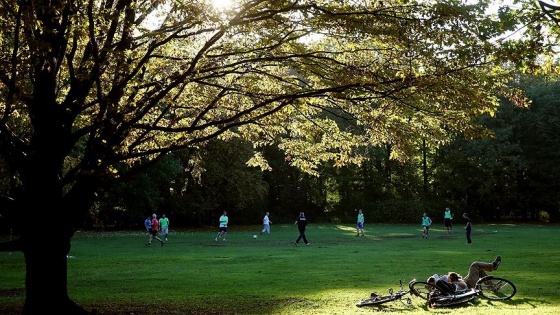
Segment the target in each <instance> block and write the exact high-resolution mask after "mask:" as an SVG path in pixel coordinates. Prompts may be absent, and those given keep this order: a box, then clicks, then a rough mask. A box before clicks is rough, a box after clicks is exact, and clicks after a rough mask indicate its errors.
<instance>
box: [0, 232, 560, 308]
mask: <svg viewBox="0 0 560 315" xmlns="http://www.w3.org/2000/svg"><path fill="white" fill-rule="evenodd" d="M271 227H272V234H271V235H262V236H261V235H259V236H258V238H257V239H253V235H254V234H259V231H260V229H261V226H244V227H238V226H235V225H231V226H230V228H229V234H228V236H227V241H226V242H223V241H218V242H215V241H214V238H215V236H216V233H217V228H209V229H206V230H181V231H177V230H173V229H172V230H171V235H170V237H169V242H168V243H166V244H165V246H163V247H162V246H160V245H159V243H154V244H152V246H151V247H146V246H145V245H144V243H145V242H146V239H147V236H146V235H145V233H142V231H133V232H103V233H101V232H96V233H93V232H78V233H77V234H76V236H75V237H74V239H73V243H72V250H71V252H70V257H69V258H68V269H69V272H68V273H69V275H68V287H69V293H70V296H71V297H72V298H73V299H74V300H75V301H76V302H77V303H79V304H80V305H82V306H84V307H86V308H87V309H90V310H92V309H95V310H97V312H98V314H155V313H158V314H377V313H404V314H411V315H414V314H426V313H436V314H450V313H453V314H484V315H491V314H508V315H513V314H519V315H521V314H522V315H528V314H539V315H546V314H559V313H560V276H559V275H558V272H559V271H560V246H559V244H560V226H556V225H505V224H500V225H474V226H473V234H472V239H473V244H471V245H467V244H466V238H465V233H464V230H463V229H462V227H461V226H457V227H456V230H455V233H454V234H447V232H446V231H444V228H443V227H442V226H433V227H432V229H431V230H430V238H429V239H423V238H422V237H421V229H420V225H378V224H367V223H366V226H365V231H366V237H365V238H361V237H360V238H357V237H355V228H354V226H353V225H315V224H312V223H311V224H310V225H309V226H308V230H307V236H308V240H309V242H310V243H311V245H309V246H305V245H302V244H300V246H299V247H295V245H293V243H292V242H293V241H294V240H295V238H296V237H297V234H298V233H297V229H296V228H295V227H292V226H290V225H272V226H271ZM2 237H3V239H2ZM0 239H2V240H5V236H0ZM496 255H501V256H502V259H503V260H502V264H501V266H500V268H499V269H498V270H497V271H495V272H493V274H494V275H496V276H501V277H505V278H507V279H510V280H512V281H513V282H514V283H515V284H516V286H517V294H516V295H515V296H514V297H513V299H511V300H508V301H498V302H492V301H488V300H485V299H484V298H482V297H480V298H477V299H476V300H475V301H474V302H472V303H468V304H465V306H460V307H454V308H452V309H450V308H442V309H431V308H428V307H427V306H426V304H425V301H423V300H420V299H419V298H416V297H413V298H412V302H413V303H412V304H411V305H407V304H406V303H404V302H401V301H394V302H389V303H387V304H384V305H382V306H376V307H364V308H358V307H356V306H355V303H356V302H358V301H359V300H361V299H364V298H367V297H368V296H369V294H370V293H371V292H377V293H383V294H384V293H387V291H388V289H389V288H391V287H392V288H394V289H395V290H397V289H398V284H399V280H402V281H403V282H404V283H408V282H409V281H410V280H412V279H414V278H417V279H422V280H425V279H426V278H427V277H428V276H429V275H431V274H434V273H439V274H442V273H447V272H448V271H457V272H459V273H460V274H462V275H466V272H467V270H468V267H469V265H470V263H471V262H472V261H474V260H482V261H492V260H493V259H494V257H495V256H496ZM24 267H25V266H24V260H23V255H22V254H21V253H12V254H8V253H0V314H11V313H15V312H18V311H20V309H21V304H22V302H23V299H24V291H23V289H24V276H25V274H24V269H25V268H24Z"/></svg>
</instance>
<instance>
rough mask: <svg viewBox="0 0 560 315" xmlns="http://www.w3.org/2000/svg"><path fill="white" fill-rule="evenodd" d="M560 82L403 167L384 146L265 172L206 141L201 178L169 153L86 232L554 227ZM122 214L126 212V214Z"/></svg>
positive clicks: (268, 153) (525, 81) (274, 155)
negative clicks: (267, 221) (480, 130)
mask: <svg viewBox="0 0 560 315" xmlns="http://www.w3.org/2000/svg"><path fill="white" fill-rule="evenodd" d="M559 85H560V81H557V80H556V79H555V78H552V79H551V78H546V77H521V78H520V79H519V80H518V81H517V87H519V88H521V89H523V90H524V91H525V92H526V94H527V96H528V97H529V98H530V99H531V101H532V105H531V106H530V107H529V108H527V109H520V108H518V107H515V106H513V105H512V104H511V103H510V102H509V101H507V100H503V101H502V102H501V105H500V107H499V109H498V111H497V113H496V115H495V116H494V117H491V116H485V117H482V118H481V119H480V122H481V124H483V125H484V126H486V127H488V129H489V130H490V131H491V133H490V134H489V135H488V136H486V137H481V138H477V139H466V138H465V137H464V136H458V137H457V138H456V139H454V140H453V141H452V142H451V143H449V144H447V145H444V146H442V147H440V148H436V149H430V148H427V147H423V143H422V142H419V144H418V145H419V146H420V148H421V150H419V152H420V154H419V155H418V156H416V157H414V158H412V159H410V160H408V161H406V162H397V161H394V160H391V159H390V158H389V155H390V150H391V148H390V146H389V145H385V146H378V147H372V148H369V149H368V152H364V155H365V156H367V157H368V158H367V159H366V161H365V162H364V163H363V164H362V165H360V166H355V165H350V166H345V167H340V168H335V167H333V165H332V163H331V164H328V163H327V164H325V165H323V166H322V167H321V168H320V170H319V173H320V175H319V176H310V175H309V174H307V173H305V172H302V171H300V170H298V169H297V168H294V167H292V166H291V165H290V162H289V160H286V156H285V155H284V154H283V153H282V152H281V151H280V150H278V148H276V147H272V146H270V147H266V148H265V149H264V150H263V151H262V153H263V156H265V157H266V159H267V160H268V161H269V164H270V165H271V170H269V171H264V172H261V171H260V170H259V169H256V168H254V167H250V166H247V164H246V162H247V161H248V160H249V159H250V158H251V157H252V156H253V148H252V145H251V144H250V143H249V142H244V141H241V140H232V141H221V140H214V141H212V142H211V143H210V145H209V146H207V147H205V148H204V149H203V150H202V153H200V152H199V153H197V154H200V158H201V159H202V165H203V166H202V167H203V168H204V172H202V173H201V174H198V175H195V174H196V170H195V169H192V168H190V169H189V167H188V161H189V160H191V159H192V154H191V155H189V154H188V153H186V152H178V153H174V154H170V155H169V156H168V157H167V158H166V159H163V160H162V161H160V162H159V163H158V164H157V165H156V167H154V168H151V169H150V170H149V171H147V172H146V173H143V174H141V175H139V176H138V177H136V178H135V179H134V180H133V181H130V182H127V183H122V184H120V185H117V186H115V188H114V189H109V190H108V191H107V192H105V195H104V196H105V198H102V199H100V200H99V202H98V204H97V205H98V207H97V208H96V209H97V211H98V212H97V213H92V218H97V219H98V222H97V223H96V224H94V222H91V225H90V227H95V226H97V227H118V228H131V227H135V226H137V227H138V226H140V224H141V219H142V218H143V217H144V216H146V215H147V214H150V213H151V212H158V213H160V214H161V213H162V212H166V213H167V215H168V216H171V217H172V218H173V221H174V223H175V225H176V226H205V225H212V224H215V223H216V222H215V221H216V220H217V217H218V216H219V214H220V213H221V211H222V210H228V211H229V212H230V214H231V216H232V218H234V220H235V221H234V222H236V224H259V222H260V219H261V216H262V214H263V213H264V212H265V211H270V212H271V213H272V215H273V216H275V221H276V222H291V220H292V219H293V218H294V216H295V215H296V214H297V212H299V211H306V212H308V213H309V215H310V216H311V217H313V219H314V220H316V221H319V222H332V223H350V222H353V221H354V220H355V216H356V213H355V210H356V209H360V208H361V209H364V210H365V212H366V213H367V214H368V220H369V222H378V223H411V222H417V221H418V220H419V217H420V215H421V213H422V212H424V211H427V212H428V213H430V214H431V215H432V216H433V217H434V218H433V219H434V220H435V221H436V222H437V221H438V220H441V218H440V216H441V214H442V213H443V209H445V207H451V208H452V209H453V210H454V213H455V214H456V215H460V214H462V213H463V212H468V213H469V214H471V216H472V217H473V218H476V219H477V220H481V221H484V222H487V221H499V220H514V221H535V220H551V221H558V220H559V219H560V216H559V214H560V207H559V205H560V196H558V194H557V192H558V191H559V188H560V186H559V185H560V181H559V180H558V179H559V178H560V151H559V150H558V148H560V137H559V136H558V135H559V134H560V123H559V121H558V120H559V118H558V117H560V95H559V94H558V93H557V91H559V90H560V89H559ZM125 209H126V211H124V210H125Z"/></svg>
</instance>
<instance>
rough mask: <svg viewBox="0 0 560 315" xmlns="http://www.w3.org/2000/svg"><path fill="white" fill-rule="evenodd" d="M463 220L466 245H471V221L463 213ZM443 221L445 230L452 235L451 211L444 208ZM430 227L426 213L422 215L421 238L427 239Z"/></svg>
mask: <svg viewBox="0 0 560 315" xmlns="http://www.w3.org/2000/svg"><path fill="white" fill-rule="evenodd" d="M463 219H464V221H465V232H466V236H467V244H471V243H472V239H471V231H472V226H471V219H470V218H469V216H468V214H467V213H463ZM443 221H444V225H445V228H446V229H447V233H448V234H453V214H452V213H451V209H449V208H445V212H444V214H443ZM431 225H432V219H431V218H430V217H429V216H428V214H427V213H426V212H424V214H422V238H428V235H429V233H430V226H431Z"/></svg>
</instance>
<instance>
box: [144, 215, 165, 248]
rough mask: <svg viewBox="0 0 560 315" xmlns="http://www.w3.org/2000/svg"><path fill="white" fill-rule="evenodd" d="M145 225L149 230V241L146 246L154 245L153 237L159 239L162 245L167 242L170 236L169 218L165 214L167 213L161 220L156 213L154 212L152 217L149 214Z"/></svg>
mask: <svg viewBox="0 0 560 315" xmlns="http://www.w3.org/2000/svg"><path fill="white" fill-rule="evenodd" d="M144 226H145V227H146V231H147V232H148V242H147V243H146V246H148V247H149V246H152V240H153V239H156V240H158V241H159V242H160V244H161V246H163V244H164V243H165V242H167V237H168V236H169V219H168V218H167V217H166V216H165V213H164V214H163V215H162V216H161V218H160V219H159V220H158V218H157V214H155V213H154V214H152V216H151V217H149V216H148V217H147V218H146V220H144ZM160 236H161V237H160ZM164 239H165V241H164Z"/></svg>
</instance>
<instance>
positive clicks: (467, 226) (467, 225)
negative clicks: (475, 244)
mask: <svg viewBox="0 0 560 315" xmlns="http://www.w3.org/2000/svg"><path fill="white" fill-rule="evenodd" d="M463 219H465V232H466V233H467V244H471V243H472V240H471V231H472V225H471V219H469V215H468V214H466V213H463Z"/></svg>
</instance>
